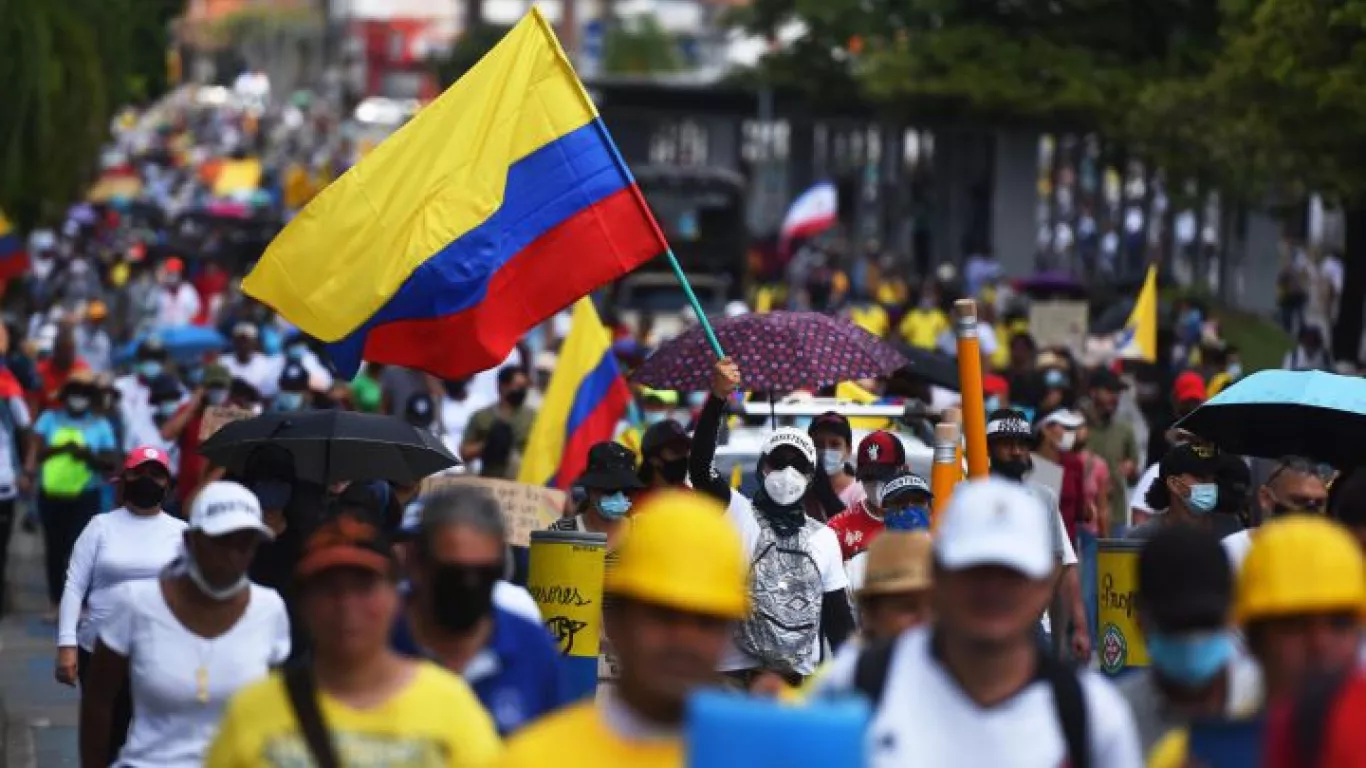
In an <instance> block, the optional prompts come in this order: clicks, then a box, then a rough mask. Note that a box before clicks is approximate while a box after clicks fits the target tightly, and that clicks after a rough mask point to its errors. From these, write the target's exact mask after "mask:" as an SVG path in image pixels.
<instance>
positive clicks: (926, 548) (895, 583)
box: [850, 530, 934, 644]
mask: <svg viewBox="0 0 1366 768" xmlns="http://www.w3.org/2000/svg"><path fill="white" fill-rule="evenodd" d="M930 546H931V545H930V536H929V533H928V532H927V531H904V530H891V531H886V532H885V533H883V534H882V535H881V536H879V537H877V540H876V541H874V542H873V543H872V544H871V545H869V547H868V550H867V552H866V553H865V555H864V556H865V562H866V565H865V567H864V569H863V575H862V578H861V579H860V580H859V583H858V584H857V585H856V586H855V587H854V595H855V597H856V599H857V600H858V612H859V637H860V638H861V639H862V640H863V641H864V642H865V643H866V644H876V643H883V642H891V641H892V640H894V639H895V638H897V637H898V636H899V635H900V634H901V633H902V632H905V631H906V630H908V629H911V628H913V627H918V626H920V625H921V624H925V623H927V622H929V621H930V619H931V617H932V615H933V611H932V610H931V608H930V602H931V595H930V587H932V586H933V584H934V576H933V574H932V572H931V569H932V566H933V563H932V558H931V553H930ZM850 581H851V582H852V581H853V579H852V578H851V579H850Z"/></svg>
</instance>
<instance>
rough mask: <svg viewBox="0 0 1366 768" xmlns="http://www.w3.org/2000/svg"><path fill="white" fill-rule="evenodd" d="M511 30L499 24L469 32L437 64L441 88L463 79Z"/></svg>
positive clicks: (484, 26) (483, 25)
mask: <svg viewBox="0 0 1366 768" xmlns="http://www.w3.org/2000/svg"><path fill="white" fill-rule="evenodd" d="M510 29H511V27H505V26H500V25H497V24H480V25H478V26H476V27H474V28H473V29H471V30H469V31H467V32H466V33H465V34H464V35H463V36H461V38H460V39H459V40H458V41H456V43H455V45H454V46H452V48H451V53H450V55H449V56H447V57H446V58H445V59H442V60H441V61H439V62H437V65H436V76H437V79H439V80H440V81H441V86H442V87H443V88H444V87H446V86H448V85H450V84H451V83H454V82H455V81H456V80H459V79H460V78H461V77H463V76H464V75H465V73H466V72H468V71H470V67H473V66H474V65H475V64H476V63H478V61H479V60H480V59H482V58H484V54H486V53H488V52H489V51H490V50H492V49H493V46H495V45H497V44H498V41H499V40H502V39H503V35H506V34H507V33H508V30H510Z"/></svg>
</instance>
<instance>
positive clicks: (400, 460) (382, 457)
mask: <svg viewBox="0 0 1366 768" xmlns="http://www.w3.org/2000/svg"><path fill="white" fill-rule="evenodd" d="M268 444H269V445H278V446H280V447H281V448H284V449H286V450H288V451H289V452H290V454H292V455H293V456H294V472H295V474H296V475H297V476H298V477H299V478H301V479H304V480H312V481H313V482H317V483H323V484H328V483H333V482H336V481H338V480H390V481H393V482H395V483H401V484H404V485H410V484H413V483H416V482H418V481H419V480H421V479H422V478H424V477H427V476H428V475H431V474H433V473H436V472H440V471H441V470H443V469H448V468H450V467H454V466H456V465H457V464H459V463H460V460H459V459H457V458H456V457H455V456H453V455H452V454H451V452H450V451H448V450H447V449H446V446H444V445H442V443H441V441H440V440H439V439H437V437H436V436H435V435H433V434H432V433H431V432H428V431H427V430H425V429H419V428H417V427H414V426H412V425H411V424H409V423H407V422H406V421H403V420H402V419H396V418H394V417H393V416H378V415H375V414H369V413H355V412H352V411H336V410H327V411H300V412H297V413H269V414H266V415H264V416H257V417H255V418H252V419H246V420H244V421H237V422H233V423H231V424H227V425H225V426H224V427H223V428H222V429H220V430H218V432H216V433H214V435H213V436H212V437H210V438H209V439H208V440H205V441H204V444H203V445H201V446H200V447H199V452H200V453H201V454H203V455H204V457H205V458H207V459H209V460H210V461H212V462H214V463H216V464H219V465H221V466H223V467H226V468H227V469H228V471H230V472H241V471H243V467H244V466H245V465H246V462H247V457H249V456H250V455H251V453H252V452H253V451H254V450H256V449H257V448H259V447H260V446H263V445H268Z"/></svg>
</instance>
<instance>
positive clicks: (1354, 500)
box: [1328, 469, 1366, 528]
mask: <svg viewBox="0 0 1366 768" xmlns="http://www.w3.org/2000/svg"><path fill="white" fill-rule="evenodd" d="M1328 516H1329V517H1331V518H1333V519H1334V520H1337V521H1338V522H1340V523H1342V524H1343V525H1346V526H1348V527H1351V528H1359V527H1362V526H1366V469H1354V470H1352V471H1351V473H1350V474H1347V475H1345V476H1343V477H1339V478H1338V479H1337V480H1335V481H1334V482H1333V487H1332V488H1329V489H1328Z"/></svg>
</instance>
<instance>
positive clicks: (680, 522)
mask: <svg viewBox="0 0 1366 768" xmlns="http://www.w3.org/2000/svg"><path fill="white" fill-rule="evenodd" d="M748 571H749V566H748V563H747V562H746V559H745V554H744V547H743V546H742V545H741V543H740V534H739V533H738V532H737V531H736V530H735V528H734V527H733V526H732V525H731V523H730V521H729V520H727V519H726V508H725V507H724V506H722V505H721V504H720V502H718V501H716V500H715V499H712V498H711V497H708V496H703V495H702V494H699V493H695V492H691V491H673V490H666V491H659V492H657V493H654V494H651V495H650V497H649V498H647V499H646V500H645V501H644V502H643V503H642V504H641V505H640V506H638V507H636V508H635V510H634V511H633V513H632V515H631V527H630V529H629V530H628V531H627V533H626V536H625V538H624V540H623V541H622V543H621V545H620V547H618V549H617V563H616V565H615V566H614V567H611V568H609V570H608V573H607V580H606V584H605V590H606V591H607V592H608V593H609V594H613V595H621V596H623V597H630V598H633V599H636V600H640V601H642V602H647V603H653V604H657V605H663V606H667V607H669V608H676V609H678V610H680V611H688V612H691V613H703V614H708V615H712V616H721V617H724V618H727V619H742V618H744V617H745V614H746V613H748V612H749V572H748Z"/></svg>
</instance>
